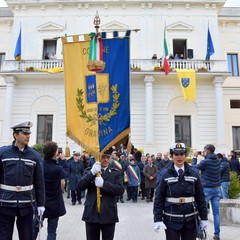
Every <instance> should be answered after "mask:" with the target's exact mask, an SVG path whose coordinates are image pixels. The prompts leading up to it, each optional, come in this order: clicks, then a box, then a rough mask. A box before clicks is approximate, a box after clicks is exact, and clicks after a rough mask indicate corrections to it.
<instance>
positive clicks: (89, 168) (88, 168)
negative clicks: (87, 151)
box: [84, 167, 92, 171]
mask: <svg viewBox="0 0 240 240" xmlns="http://www.w3.org/2000/svg"><path fill="white" fill-rule="evenodd" d="M91 169H92V167H87V168H85V169H84V170H86V171H89V170H91Z"/></svg>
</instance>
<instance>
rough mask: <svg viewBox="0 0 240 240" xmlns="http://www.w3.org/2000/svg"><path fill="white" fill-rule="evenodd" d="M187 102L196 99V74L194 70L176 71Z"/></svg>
mask: <svg viewBox="0 0 240 240" xmlns="http://www.w3.org/2000/svg"><path fill="white" fill-rule="evenodd" d="M176 71H177V75H178V79H179V83H180V86H181V88H182V92H183V96H184V99H185V100H189V101H195V99H196V73H195V70H194V69H176Z"/></svg>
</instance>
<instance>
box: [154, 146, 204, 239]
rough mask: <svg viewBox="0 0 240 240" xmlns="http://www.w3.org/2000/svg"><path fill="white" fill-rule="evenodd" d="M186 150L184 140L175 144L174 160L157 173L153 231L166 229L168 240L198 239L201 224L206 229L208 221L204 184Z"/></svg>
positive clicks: (172, 153) (172, 150)
mask: <svg viewBox="0 0 240 240" xmlns="http://www.w3.org/2000/svg"><path fill="white" fill-rule="evenodd" d="M186 150H187V149H186V147H185V144H184V143H174V144H172V146H171V148H170V155H171V158H172V160H173V161H172V163H171V164H169V165H168V166H167V167H165V168H163V169H162V170H160V171H159V173H158V183H157V190H156V197H155V201H154V231H156V232H158V231H159V230H160V229H164V230H165V233H166V240H173V239H174V240H180V239H181V240H195V239H196V236H197V229H198V225H200V228H201V230H204V229H205V228H206V227H207V223H208V221H207V207H206V202H205V196H204V193H203V187H202V183H201V181H200V177H199V175H198V173H197V172H196V171H195V170H194V169H193V168H192V167H191V166H189V165H188V163H187V162H186V161H185V159H186ZM198 219H200V222H199V221H198Z"/></svg>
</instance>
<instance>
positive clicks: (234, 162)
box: [229, 150, 240, 176]
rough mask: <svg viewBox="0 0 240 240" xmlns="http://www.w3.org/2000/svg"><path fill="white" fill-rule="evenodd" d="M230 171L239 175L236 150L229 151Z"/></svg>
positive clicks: (239, 168)
mask: <svg viewBox="0 0 240 240" xmlns="http://www.w3.org/2000/svg"><path fill="white" fill-rule="evenodd" d="M230 157H231V158H230V161H229V164H230V171H232V172H235V173H236V174H237V175H238V176H239V175H240V164H239V161H238V159H237V156H236V152H235V151H234V150H232V151H231V152H230Z"/></svg>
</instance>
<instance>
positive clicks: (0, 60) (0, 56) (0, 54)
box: [0, 52, 5, 71]
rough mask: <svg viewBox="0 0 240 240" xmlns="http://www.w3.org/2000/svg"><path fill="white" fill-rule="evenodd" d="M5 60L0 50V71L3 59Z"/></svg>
mask: <svg viewBox="0 0 240 240" xmlns="http://www.w3.org/2000/svg"><path fill="white" fill-rule="evenodd" d="M4 60H5V53H1V52H0V71H2V66H3V61H4Z"/></svg>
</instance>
